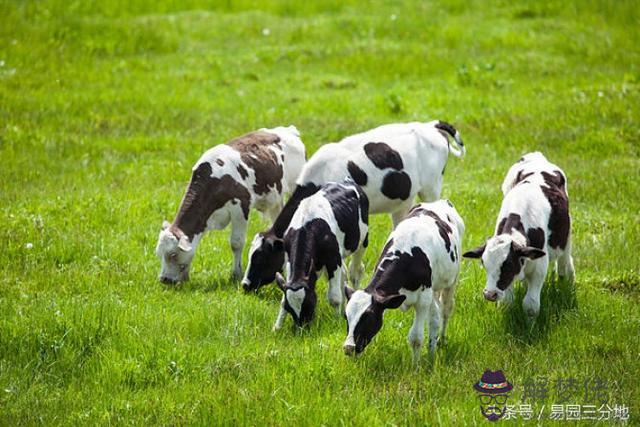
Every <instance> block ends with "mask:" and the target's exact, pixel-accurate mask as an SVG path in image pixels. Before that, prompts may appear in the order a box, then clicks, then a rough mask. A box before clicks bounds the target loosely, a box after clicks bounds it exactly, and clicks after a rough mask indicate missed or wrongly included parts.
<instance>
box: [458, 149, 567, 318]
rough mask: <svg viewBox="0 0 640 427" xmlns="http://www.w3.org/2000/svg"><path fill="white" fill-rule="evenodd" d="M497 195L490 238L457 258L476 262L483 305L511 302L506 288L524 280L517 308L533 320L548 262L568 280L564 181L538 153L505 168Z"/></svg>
mask: <svg viewBox="0 0 640 427" xmlns="http://www.w3.org/2000/svg"><path fill="white" fill-rule="evenodd" d="M502 191H503V193H504V199H503V201H502V207H501V208H500V214H499V215H498V221H497V224H496V228H495V232H494V236H493V237H491V238H490V239H489V240H488V241H487V242H486V243H485V244H484V245H482V246H480V247H478V248H476V249H473V250H471V251H469V252H466V253H465V254H464V255H463V256H464V257H467V258H481V259H482V265H483V266H484V268H485V270H486V271H487V284H486V286H485V288H484V291H483V294H484V297H485V298H486V299H487V300H489V301H498V300H504V301H506V302H510V301H512V299H513V287H512V286H511V285H512V283H513V282H514V280H515V279H519V280H522V279H524V281H525V283H526V284H527V294H526V296H525V297H524V300H523V301H522V306H523V308H524V311H525V313H527V315H528V317H529V320H530V321H533V320H535V318H536V317H537V316H538V313H539V311H540V292H541V290H542V284H543V282H544V279H545V276H546V275H547V268H548V266H549V264H550V263H552V264H553V263H554V261H556V264H557V269H558V275H559V276H561V277H564V278H566V279H568V280H569V281H570V282H573V281H574V275H575V273H574V269H573V259H572V258H571V218H570V216H569V198H568V194H567V178H566V176H565V174H564V172H563V171H562V170H561V169H560V168H559V167H558V166H556V165H554V164H552V163H550V162H549V161H548V160H547V159H546V158H545V157H544V156H543V155H542V154H541V153H538V152H536V153H529V154H527V155H525V156H524V157H522V158H521V159H520V160H519V161H518V162H517V163H516V164H515V165H513V166H512V167H511V169H509V172H508V173H507V176H506V178H505V180H504V182H503V184H502Z"/></svg>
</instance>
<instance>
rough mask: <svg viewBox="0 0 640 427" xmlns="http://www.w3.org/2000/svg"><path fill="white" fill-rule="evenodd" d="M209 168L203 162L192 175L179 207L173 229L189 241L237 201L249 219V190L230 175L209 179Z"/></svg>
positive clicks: (210, 171)
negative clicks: (230, 203) (226, 207)
mask: <svg viewBox="0 0 640 427" xmlns="http://www.w3.org/2000/svg"><path fill="white" fill-rule="evenodd" d="M211 173H212V170H211V164H210V163H209V162H203V163H201V164H200V165H198V167H197V168H196V169H195V170H194V171H193V173H192V174H191V181H190V182H189V186H188V187H187V191H186V193H185V195H184V197H183V199H182V203H181V204H180V209H179V210H178V214H177V215H176V219H175V221H174V222H173V224H174V225H173V227H174V228H177V229H178V230H180V231H182V232H183V233H184V234H186V235H187V236H188V237H189V239H190V240H191V239H192V238H193V236H195V235H196V234H199V233H202V232H203V231H204V230H205V229H206V227H207V220H208V219H209V217H210V216H211V214H213V213H214V212H215V211H216V210H218V209H220V208H221V207H223V206H224V205H225V204H226V203H227V202H229V201H231V200H238V201H239V202H240V206H241V208H242V213H243V215H244V217H245V219H246V218H249V208H250V206H251V195H250V194H249V190H247V188H246V187H245V186H243V185H242V184H240V183H239V182H238V181H236V180H235V179H234V178H233V177H232V176H231V175H223V176H221V177H220V178H213V177H212V176H211Z"/></svg>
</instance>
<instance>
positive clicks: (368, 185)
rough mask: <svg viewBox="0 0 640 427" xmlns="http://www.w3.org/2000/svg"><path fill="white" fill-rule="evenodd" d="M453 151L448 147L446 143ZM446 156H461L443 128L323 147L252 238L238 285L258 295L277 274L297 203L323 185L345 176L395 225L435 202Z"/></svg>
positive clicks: (377, 133) (451, 132)
mask: <svg viewBox="0 0 640 427" xmlns="http://www.w3.org/2000/svg"><path fill="white" fill-rule="evenodd" d="M450 137H451V138H452V139H453V140H454V141H455V144H456V146H457V148H454V147H453V146H452V145H450V142H449V138H450ZM449 152H451V153H453V154H454V155H455V156H456V157H462V156H463V155H464V153H465V150H464V144H463V143H462V139H461V138H460V134H459V133H458V131H457V130H456V129H455V128H454V127H453V126H451V125H450V124H448V123H445V122H442V121H438V120H435V121H431V122H427V123H422V122H412V123H397V124H389V125H384V126H380V127H377V128H375V129H372V130H369V131H367V132H364V133H360V134H357V135H353V136H349V137H346V138H344V139H343V140H342V141H340V142H338V143H331V144H325V145H323V146H322V147H320V149H319V150H318V151H317V152H316V153H315V154H314V155H313V156H312V157H311V158H310V159H309V161H308V162H307V163H306V165H305V166H304V168H303V169H302V172H301V173H300V176H299V178H298V180H297V182H296V184H297V186H296V189H295V191H294V192H293V194H292V196H291V198H290V199H289V200H288V201H287V203H286V205H285V206H284V208H283V210H282V212H281V213H280V215H278V218H277V219H276V220H275V222H274V223H273V226H272V227H271V228H270V229H269V230H267V231H265V232H262V233H258V234H256V236H255V237H254V239H253V242H252V244H251V249H250V250H249V265H248V266H247V270H246V273H245V276H244V278H243V280H242V285H243V287H244V288H245V290H247V291H250V290H257V289H258V288H259V287H260V286H263V285H266V284H268V283H271V282H272V281H273V280H274V278H275V275H276V272H278V271H280V270H281V269H282V265H283V260H284V257H283V254H282V249H281V248H282V243H281V242H282V238H283V236H284V232H285V230H286V229H287V227H288V226H289V222H290V221H291V218H292V216H293V214H294V212H295V211H296V208H297V207H298V204H299V203H300V201H301V200H303V199H304V198H306V197H309V196H310V195H311V194H314V193H315V192H316V191H318V189H319V188H320V187H321V186H322V185H323V184H326V183H328V182H336V181H341V180H343V179H344V178H345V177H350V178H351V179H352V180H353V181H354V182H355V183H357V184H358V185H359V186H360V187H361V188H362V190H363V191H364V192H365V194H366V195H367V197H368V199H369V203H370V212H371V213H374V214H375V213H389V214H391V218H392V220H393V224H394V226H395V225H396V224H398V222H400V220H401V219H402V218H404V216H405V215H406V213H407V212H408V210H409V209H410V208H411V207H412V206H413V204H414V200H415V197H416V196H417V195H419V196H420V198H421V199H422V200H424V201H434V200H437V199H438V198H440V190H441V188H442V178H443V175H444V169H445V166H446V164H447V159H448V157H449Z"/></svg>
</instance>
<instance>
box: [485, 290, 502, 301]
mask: <svg viewBox="0 0 640 427" xmlns="http://www.w3.org/2000/svg"><path fill="white" fill-rule="evenodd" d="M482 293H483V294H484V298H485V299H486V300H487V301H493V302H495V301H496V300H497V299H498V292H497V291H490V290H488V289H485V290H484V291H483V292H482Z"/></svg>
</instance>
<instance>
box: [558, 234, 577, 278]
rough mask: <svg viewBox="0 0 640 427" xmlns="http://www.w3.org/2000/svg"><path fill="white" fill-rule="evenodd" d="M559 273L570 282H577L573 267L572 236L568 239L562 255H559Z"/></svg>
mask: <svg viewBox="0 0 640 427" xmlns="http://www.w3.org/2000/svg"><path fill="white" fill-rule="evenodd" d="M558 275H559V276H560V277H562V278H563V279H565V280H568V281H569V283H574V282H575V278H576V277H575V276H576V273H575V270H574V268H573V257H572V256H571V236H569V239H568V240H567V246H566V247H565V248H564V251H563V252H562V255H560V256H559V257H558Z"/></svg>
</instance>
